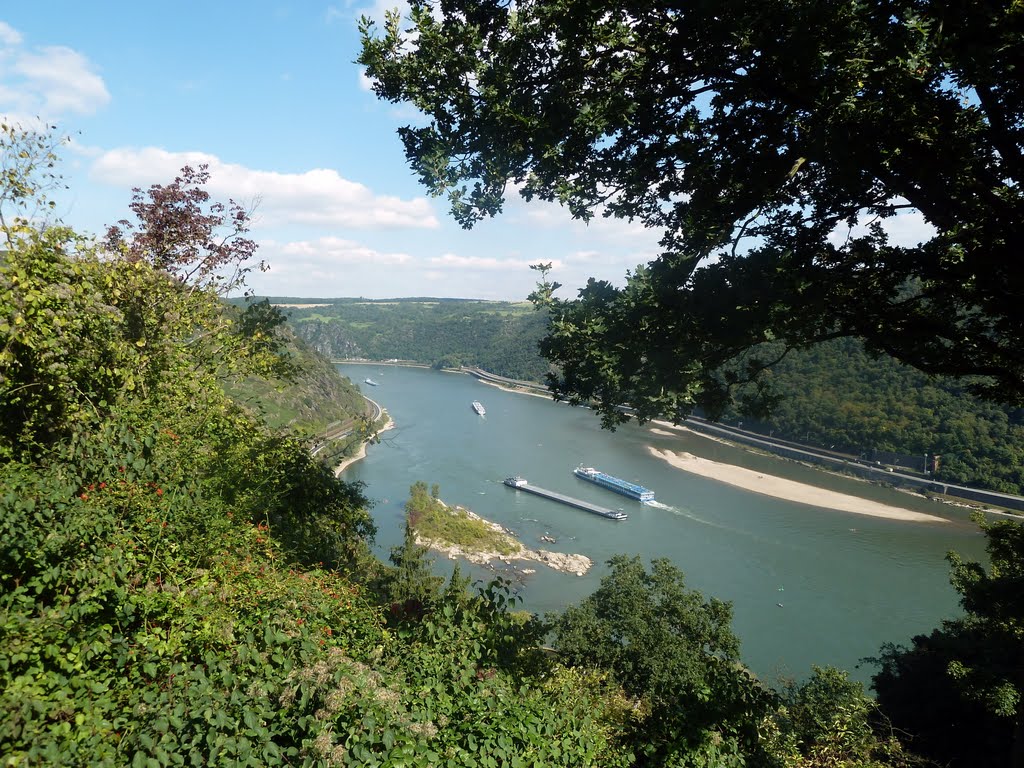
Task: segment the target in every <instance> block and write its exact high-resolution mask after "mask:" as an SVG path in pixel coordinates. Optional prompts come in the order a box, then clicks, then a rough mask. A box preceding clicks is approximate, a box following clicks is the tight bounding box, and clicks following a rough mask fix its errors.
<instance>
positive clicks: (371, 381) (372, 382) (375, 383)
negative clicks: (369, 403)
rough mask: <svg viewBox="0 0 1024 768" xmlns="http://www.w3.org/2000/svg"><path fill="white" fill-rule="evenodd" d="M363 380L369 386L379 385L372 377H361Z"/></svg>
mask: <svg viewBox="0 0 1024 768" xmlns="http://www.w3.org/2000/svg"><path fill="white" fill-rule="evenodd" d="M363 382H364V383H365V384H369V385H370V386H371V387H379V386H380V384H378V383H377V382H376V381H374V380H373V379H363Z"/></svg>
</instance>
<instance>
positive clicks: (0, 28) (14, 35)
mask: <svg viewBox="0 0 1024 768" xmlns="http://www.w3.org/2000/svg"><path fill="white" fill-rule="evenodd" d="M0 43H2V44H3V45H21V35H20V34H19V33H18V30H16V29H15V28H14V27H12V26H11V25H10V24H8V23H7V22H5V21H0Z"/></svg>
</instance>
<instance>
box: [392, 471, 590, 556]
mask: <svg viewBox="0 0 1024 768" xmlns="http://www.w3.org/2000/svg"><path fill="white" fill-rule="evenodd" d="M436 490H437V487H436V486H435V488H434V491H435V492H434V493H433V494H427V492H426V485H425V484H420V483H417V485H416V486H413V489H412V497H411V498H410V500H409V502H408V504H407V505H406V510H407V512H408V514H409V524H410V525H411V526H412V528H413V531H414V533H415V536H416V543H417V544H419V545H420V546H424V547H427V548H429V549H432V550H434V551H435V552H440V553H442V554H444V555H447V556H448V557H449V558H450V559H453V560H454V559H455V558H460V557H461V558H463V559H465V560H467V561H469V562H471V563H474V564H476V565H487V564H489V563H492V562H494V561H496V560H497V561H500V562H502V563H511V562H513V561H517V560H518V561H534V562H537V563H541V564H542V565H546V566H547V567H548V568H552V569H554V570H556V571H561V572H563V573H571V574H574V575H576V576H582V575H584V574H585V573H587V571H589V570H590V568H591V566H592V565H593V561H591V559H590V558H589V557H587V556H586V555H579V554H567V553H563V552H551V551H548V550H544V549H536V550H535V549H529V548H527V547H526V546H525V545H524V544H523V543H522V542H521V541H519V540H518V539H517V538H516V537H515V536H514V535H513V534H512V533H511V532H510V531H508V530H507V529H505V528H503V527H502V526H501V525H499V524H498V523H494V522H491V521H489V520H485V519H484V518H482V517H480V516H479V515H477V514H475V513H474V512H471V511H470V510H468V509H466V508H464V507H459V506H453V505H449V504H445V503H444V502H443V501H441V500H440V499H438V498H437V495H436Z"/></svg>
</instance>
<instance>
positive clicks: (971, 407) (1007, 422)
mask: <svg viewBox="0 0 1024 768" xmlns="http://www.w3.org/2000/svg"><path fill="white" fill-rule="evenodd" d="M782 351H783V350H782V348H781V345H779V344H775V345H771V346H767V345H766V346H765V347H763V348H761V349H760V350H758V353H759V354H760V355H761V356H763V357H778V356H780V355H781V354H782ZM763 381H764V383H767V384H768V385H769V386H770V392H771V396H772V401H773V402H772V409H771V413H770V415H768V416H765V417H763V418H761V419H760V420H759V421H755V420H754V419H752V418H750V415H749V413H743V412H740V411H739V410H737V409H734V408H729V409H726V411H725V412H724V413H723V414H721V416H722V418H723V419H724V420H728V421H732V422H736V421H743V422H744V426H745V427H747V428H752V429H756V430H759V431H761V432H763V433H765V434H767V433H768V432H769V431H771V432H772V433H773V435H774V436H775V437H782V438H788V439H790V440H795V441H796V442H801V443H811V444H814V445H819V446H823V447H825V448H835V450H837V451H845V452H848V453H852V454H853V455H854V456H856V455H858V454H864V455H866V456H867V457H869V458H870V456H871V453H872V451H874V450H878V451H891V452H895V453H902V454H907V455H913V456H917V457H920V458H919V461H918V463H917V468H918V469H921V468H922V465H923V462H924V456H925V454H927V455H928V456H929V460H930V461H929V463H931V459H933V458H934V457H935V456H937V455H938V456H939V457H940V460H939V463H938V469H937V471H936V472H935V474H934V476H935V478H936V479H939V480H945V481H947V482H950V483H956V484H966V485H974V486H979V487H983V488H989V489H992V490H997V491H1001V492H1004V493H1021V492H1024V423H1022V415H1024V414H1022V412H1021V410H1020V409H1017V408H1009V407H1004V406H999V405H996V404H995V403H991V402H987V401H984V400H979V399H978V398H977V397H974V396H972V395H971V394H970V393H969V392H967V391H965V387H964V385H963V383H959V382H956V381H953V380H951V379H948V378H943V377H929V376H927V375H925V374H923V373H921V372H920V371H916V370H914V369H912V368H910V367H908V366H905V365H902V364H900V363H898V362H897V361H896V360H894V359H893V358H891V357H888V356H886V355H882V356H872V355H870V354H868V353H867V351H866V350H865V349H864V346H863V344H861V343H859V342H857V341H856V340H853V339H837V340H834V341H830V342H826V343H822V344H819V345H816V346H814V347H812V348H811V349H807V350H795V351H792V352H790V353H789V354H787V355H785V356H783V357H782V359H781V360H779V362H778V363H776V364H775V365H774V366H773V367H772V369H771V371H770V372H769V373H768V374H767V375H766V376H765V377H764V379H763ZM750 389H751V388H749V387H742V386H741V387H739V388H738V393H739V397H740V399H749V400H751V401H752V400H754V399H756V396H755V394H754V393H753V392H751V391H750Z"/></svg>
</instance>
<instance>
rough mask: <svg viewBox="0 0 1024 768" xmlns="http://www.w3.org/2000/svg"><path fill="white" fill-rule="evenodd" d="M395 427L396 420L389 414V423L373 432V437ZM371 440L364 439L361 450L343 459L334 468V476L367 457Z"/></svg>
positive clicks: (338, 475)
mask: <svg viewBox="0 0 1024 768" xmlns="http://www.w3.org/2000/svg"><path fill="white" fill-rule="evenodd" d="M385 413H387V411H385ZM394 428H395V422H393V421H392V420H391V417H390V416H389V417H388V423H387V424H385V425H384V426H383V427H381V428H380V430H379V431H377V432H374V433H373V437H377V435H379V434H380V433H381V432H387V431H388V430H389V429H394ZM371 439H372V438H371ZM369 442H370V441H369V440H367V441H364V442H363V443H362V445H360V446H359V450H358V451H356V452H355V453H354V454H352V455H351V456H349V457H348V458H347V459H345V460H344V461H342V462H341V464H339V465H338V466H336V467H335V468H334V476H335V477H340V476H341V473H342V472H344V471H345V469H346V467H348V466H349V465H350V464H354V463H356V462H357V461H359V460H360V459H365V458H366V446H367V444H368V443H369Z"/></svg>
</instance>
